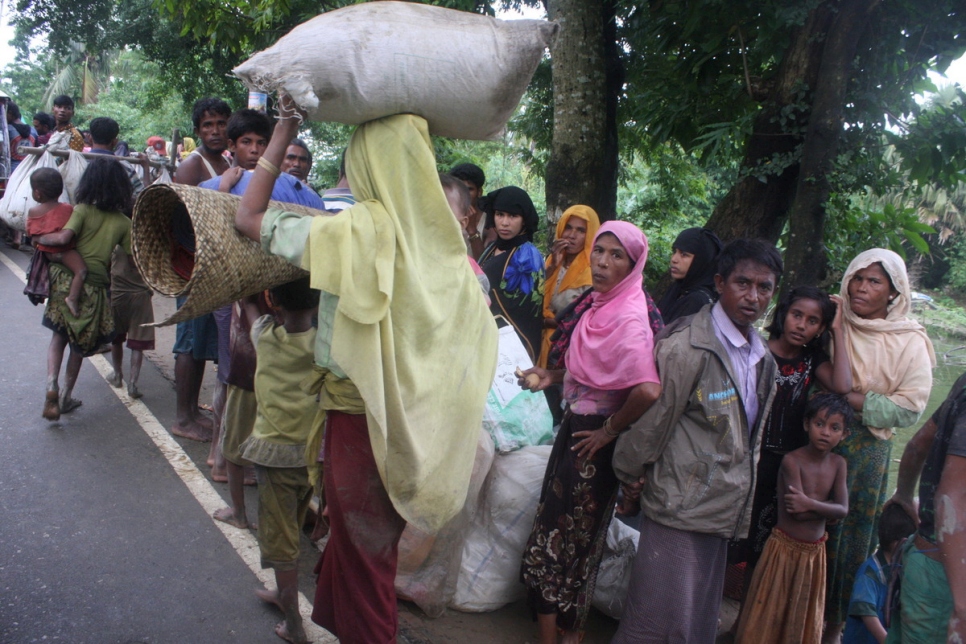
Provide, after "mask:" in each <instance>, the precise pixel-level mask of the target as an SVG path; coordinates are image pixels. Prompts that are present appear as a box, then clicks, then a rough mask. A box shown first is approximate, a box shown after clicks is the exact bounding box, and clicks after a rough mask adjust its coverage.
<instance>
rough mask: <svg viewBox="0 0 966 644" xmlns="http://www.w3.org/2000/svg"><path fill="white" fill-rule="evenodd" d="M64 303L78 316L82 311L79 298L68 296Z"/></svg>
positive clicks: (71, 312) (72, 313)
mask: <svg viewBox="0 0 966 644" xmlns="http://www.w3.org/2000/svg"><path fill="white" fill-rule="evenodd" d="M64 304H66V305H67V310H68V311H70V314H71V315H73V316H74V317H75V318H76V317H77V316H78V314H79V313H80V310H79V309H78V308H77V300H76V299H74V298H72V297H70V296H67V297H65V298H64ZM115 386H117V385H115Z"/></svg>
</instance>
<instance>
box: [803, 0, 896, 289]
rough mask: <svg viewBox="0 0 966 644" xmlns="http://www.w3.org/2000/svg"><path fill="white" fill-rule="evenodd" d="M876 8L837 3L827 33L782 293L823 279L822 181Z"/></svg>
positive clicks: (825, 186)
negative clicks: (861, 42)
mask: <svg viewBox="0 0 966 644" xmlns="http://www.w3.org/2000/svg"><path fill="white" fill-rule="evenodd" d="M878 4H879V0H843V2H842V3H841V4H840V5H839V7H838V14H837V15H836V17H835V21H834V22H833V24H832V27H831V29H830V30H829V35H828V38H827V40H826V43H825V49H824V51H823V53H822V66H821V69H820V71H819V81H818V85H817V86H816V88H815V95H814V99H813V101H812V116H811V118H809V120H808V131H807V132H806V135H805V149H804V151H803V153H802V161H801V170H800V171H799V176H798V187H797V190H796V192H795V200H794V202H793V204H792V207H791V212H790V213H789V230H788V232H789V234H788V249H787V251H786V253H785V275H786V277H785V284H786V288H787V287H794V286H798V285H802V284H808V285H815V284H818V283H819V281H821V280H822V279H823V278H824V277H825V268H826V256H825V244H824V242H825V214H826V209H825V206H826V203H827V202H828V197H829V191H830V185H829V180H828V175H829V172H831V170H832V164H833V163H834V161H835V156H836V154H837V153H838V147H839V145H838V144H839V140H840V139H841V134H842V121H843V115H844V112H845V98H846V91H847V90H848V86H849V78H850V75H851V71H852V63H853V61H854V60H855V53H856V47H857V45H858V42H859V40H860V39H861V38H862V34H863V32H864V31H865V29H866V25H868V19H869V15H870V14H871V13H872V11H873V10H874V9H875V7H876V6H877V5H878Z"/></svg>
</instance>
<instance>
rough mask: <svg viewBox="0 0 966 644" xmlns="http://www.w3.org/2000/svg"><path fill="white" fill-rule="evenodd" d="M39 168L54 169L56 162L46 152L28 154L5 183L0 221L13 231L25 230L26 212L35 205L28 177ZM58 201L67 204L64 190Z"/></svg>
mask: <svg viewBox="0 0 966 644" xmlns="http://www.w3.org/2000/svg"><path fill="white" fill-rule="evenodd" d="M40 168H54V169H56V168H57V160H56V159H55V158H54V156H53V155H52V154H47V153H46V152H45V153H43V154H41V155H40V156H37V155H35V154H28V155H27V158H26V159H24V160H23V161H21V162H20V165H18V166H17V168H16V169H15V170H14V171H13V174H11V175H10V179H9V180H8V181H7V190H6V192H4V194H3V198H2V199H0V219H2V220H3V223H5V224H7V225H8V226H10V227H11V228H13V229H14V230H19V231H21V232H23V231H26V230H27V211H28V210H30V209H31V208H33V207H34V206H36V205H37V202H36V201H34V198H33V188H31V187H30V175H32V174H33V173H34V170H38V169H40ZM59 201H62V202H64V203H69V201H68V199H67V191H66V190H64V191H63V192H62V193H61V194H60V199H59Z"/></svg>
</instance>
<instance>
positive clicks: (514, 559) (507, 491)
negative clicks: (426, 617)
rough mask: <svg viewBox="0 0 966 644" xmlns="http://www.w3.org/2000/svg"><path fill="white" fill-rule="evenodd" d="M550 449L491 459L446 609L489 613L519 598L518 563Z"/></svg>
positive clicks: (533, 448) (535, 449)
mask: <svg viewBox="0 0 966 644" xmlns="http://www.w3.org/2000/svg"><path fill="white" fill-rule="evenodd" d="M551 449H552V446H551V445H540V446H537V447H524V448H523V449H520V450H517V451H515V452H511V453H509V454H498V455H497V456H496V457H495V458H494V459H493V466H492V467H491V468H490V476H489V478H488V479H487V482H486V487H485V488H484V497H483V503H482V504H481V506H480V509H479V512H477V514H476V518H475V519H474V520H473V524H472V526H471V527H470V532H469V534H468V535H467V537H466V542H465V543H464V544H463V561H462V563H461V565H460V574H459V579H458V580H457V583H456V595H455V596H454V598H453V603H452V604H451V607H452V608H455V609H457V610H462V611H468V612H483V611H490V610H496V609H498V608H500V607H502V606H505V605H506V604H509V603H510V602H514V601H517V600H518V599H521V598H522V597H523V595H524V589H523V584H522V583H520V564H521V562H522V561H523V549H524V547H526V545H527V539H528V538H529V537H530V531H531V530H532V529H533V519H534V517H535V516H536V514H537V503H538V502H539V500H540V488H541V486H542V484H543V475H544V472H545V471H546V469H547V461H549V460H550V450H551Z"/></svg>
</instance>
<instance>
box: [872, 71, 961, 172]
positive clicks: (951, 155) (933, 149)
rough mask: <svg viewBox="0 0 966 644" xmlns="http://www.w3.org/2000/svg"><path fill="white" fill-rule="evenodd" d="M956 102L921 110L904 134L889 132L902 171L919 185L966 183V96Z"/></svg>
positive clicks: (956, 95)
mask: <svg viewBox="0 0 966 644" xmlns="http://www.w3.org/2000/svg"><path fill="white" fill-rule="evenodd" d="M954 92H955V100H952V101H950V102H949V103H948V104H945V105H942V104H937V105H931V106H929V107H928V108H927V109H923V110H917V111H916V112H917V114H916V119H915V121H914V122H913V123H912V124H911V125H910V126H909V127H908V131H906V132H904V133H903V135H901V136H900V135H898V134H896V133H893V132H887V133H886V134H887V136H888V138H889V141H890V142H891V143H892V144H893V145H895V147H896V150H897V151H898V152H899V154H900V155H901V157H902V165H901V168H902V169H903V170H904V171H906V172H907V173H908V175H909V178H910V179H912V180H913V181H916V182H918V183H919V184H930V183H939V184H941V185H944V186H955V185H956V184H957V183H959V182H960V181H964V180H966V93H963V90H962V88H959V87H956V88H955V89H954Z"/></svg>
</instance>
